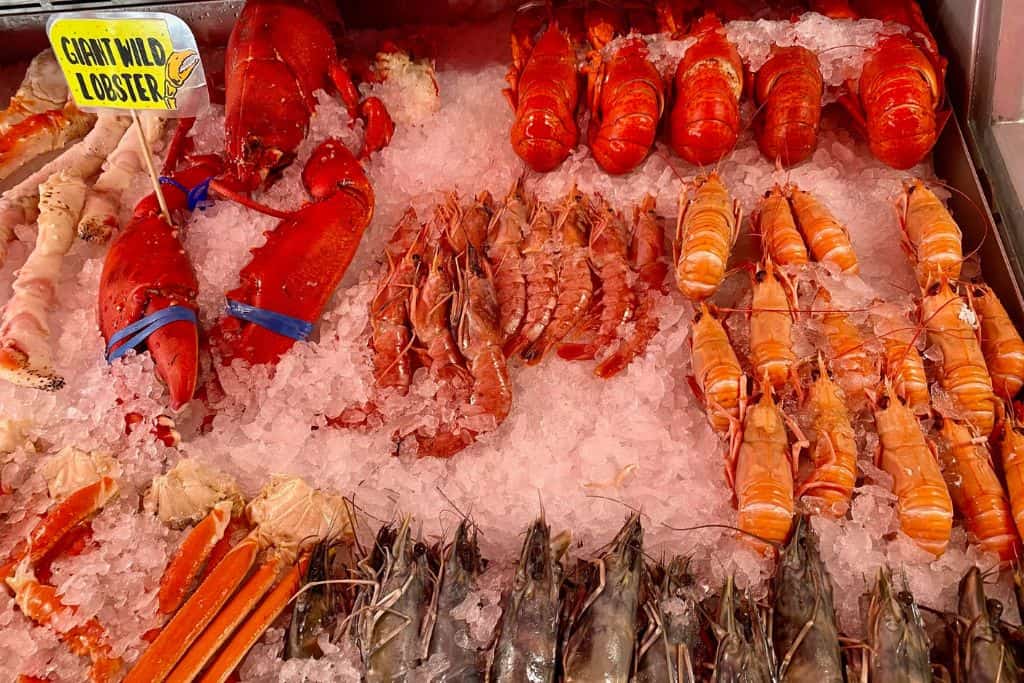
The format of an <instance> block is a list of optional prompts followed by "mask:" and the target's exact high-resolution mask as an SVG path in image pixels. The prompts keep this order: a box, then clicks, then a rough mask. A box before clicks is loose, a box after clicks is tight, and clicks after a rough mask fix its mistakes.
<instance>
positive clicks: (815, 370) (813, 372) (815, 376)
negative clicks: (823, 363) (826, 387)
mask: <svg viewBox="0 0 1024 683" xmlns="http://www.w3.org/2000/svg"><path fill="white" fill-rule="evenodd" d="M820 378H821V370H819V369H818V368H812V369H811V379H812V380H814V381H815V382H817V381H818V379H820Z"/></svg>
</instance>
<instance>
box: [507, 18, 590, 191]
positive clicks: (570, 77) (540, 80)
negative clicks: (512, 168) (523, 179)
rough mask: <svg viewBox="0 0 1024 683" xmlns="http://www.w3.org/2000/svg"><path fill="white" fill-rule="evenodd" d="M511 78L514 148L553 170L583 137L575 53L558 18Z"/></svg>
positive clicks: (512, 71)
mask: <svg viewBox="0 0 1024 683" xmlns="http://www.w3.org/2000/svg"><path fill="white" fill-rule="evenodd" d="M508 81H509V85H510V87H509V88H508V89H506V90H505V93H506V96H507V97H508V98H509V102H510V103H511V104H512V107H513V108H514V109H515V112H516V115H515V122H514V123H513V124H512V131H511V139H512V147H513V149H515V151H516V154H518V155H519V157H520V158H521V159H522V160H523V161H525V162H526V163H527V165H529V166H530V168H532V169H533V170H534V171H538V172H541V173H544V172H547V171H550V170H552V169H554V168H555V167H556V166H558V165H559V164H560V163H562V162H563V161H565V158H566V157H568V156H569V152H570V151H571V150H572V148H573V147H574V146H575V145H576V141H577V138H578V136H579V130H578V129H577V127H576V105H577V102H578V99H579V87H578V83H577V77H576V54H575V51H574V50H573V47H572V43H571V42H570V40H569V38H568V37H567V36H566V35H565V34H564V33H562V32H561V31H560V30H559V29H558V26H557V24H556V23H554V22H553V23H551V24H550V25H549V26H548V28H547V30H546V31H545V32H544V34H543V35H542V36H541V37H540V40H538V41H537V44H536V45H534V46H533V49H532V51H531V52H530V55H529V57H528V58H527V60H526V64H525V65H524V66H523V67H522V70H521V71H520V70H519V69H517V68H516V66H515V65H513V66H512V69H510V71H509V75H508Z"/></svg>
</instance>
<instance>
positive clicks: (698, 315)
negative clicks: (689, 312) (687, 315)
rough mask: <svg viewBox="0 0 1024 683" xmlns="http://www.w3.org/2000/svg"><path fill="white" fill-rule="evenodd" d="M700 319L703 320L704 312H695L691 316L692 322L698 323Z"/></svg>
mask: <svg viewBox="0 0 1024 683" xmlns="http://www.w3.org/2000/svg"><path fill="white" fill-rule="evenodd" d="M702 318H704V311H697V312H696V313H694V315H693V322H695V323H699V322H700V321H701V319H702Z"/></svg>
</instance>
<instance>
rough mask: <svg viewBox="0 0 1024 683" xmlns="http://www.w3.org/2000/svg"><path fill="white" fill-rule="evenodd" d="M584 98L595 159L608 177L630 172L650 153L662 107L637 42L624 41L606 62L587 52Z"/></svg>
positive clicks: (656, 79) (657, 82)
mask: <svg viewBox="0 0 1024 683" xmlns="http://www.w3.org/2000/svg"><path fill="white" fill-rule="evenodd" d="M587 99H588V101H589V102H590V111H591V116H590V128H589V131H588V135H587V138H588V142H589V144H590V151H591V153H592V154H593V155H594V160H595V161H597V163H598V165H599V166H600V167H601V168H603V169H604V170H605V171H607V172H608V173H628V172H629V171H632V170H633V169H634V168H636V167H637V166H638V165H639V164H640V162H641V161H643V160H644V157H646V156H647V154H648V152H650V151H651V146H652V145H653V144H654V136H655V134H656V133H657V131H658V121H659V120H660V119H661V112H662V111H663V110H664V108H665V84H664V82H663V81H662V79H661V75H660V74H659V73H658V70H657V69H656V68H655V67H654V65H653V64H651V62H650V60H649V59H648V58H647V46H646V44H645V43H644V41H643V39H642V38H639V37H630V38H628V39H627V40H626V42H625V43H623V44H622V45H621V46H620V47H619V48H618V49H617V50H616V51H615V54H614V55H612V57H611V58H610V59H608V60H607V61H604V60H603V59H602V57H601V53H600V52H597V51H596V50H595V51H594V52H592V53H591V56H590V64H589V65H588V67H587Z"/></svg>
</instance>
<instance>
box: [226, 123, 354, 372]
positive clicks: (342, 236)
mask: <svg viewBox="0 0 1024 683" xmlns="http://www.w3.org/2000/svg"><path fill="white" fill-rule="evenodd" d="M302 181H303V183H304V184H305V186H306V189H307V190H308V191H309V193H310V194H311V195H312V196H313V199H314V202H313V203H312V204H307V205H306V206H304V207H302V208H301V209H299V210H298V211H296V212H295V213H294V214H293V215H292V216H290V217H289V218H286V219H284V220H283V221H281V223H279V224H278V225H277V227H276V228H274V229H273V230H271V231H270V232H269V233H267V241H266V243H265V244H264V245H263V246H260V247H257V248H256V249H253V250H252V260H251V261H250V262H249V264H248V265H247V266H245V268H243V269H242V272H241V274H240V280H241V283H240V284H239V286H238V287H237V288H235V289H233V290H232V291H230V292H228V294H227V298H228V299H232V300H234V301H238V302H241V303H243V304H249V305H251V306H255V307H257V308H261V309H264V310H269V311H274V312H275V313H280V314H283V315H287V316H290V317H292V318H298V319H301V320H305V321H307V322H310V323H313V322H316V320H317V319H318V318H319V317H320V314H321V313H322V312H323V309H324V306H326V305H327V301H328V300H329V299H330V298H331V295H333V294H334V290H335V288H337V286H338V283H339V282H340V281H341V278H342V276H344V275H345V271H346V270H347V269H348V266H349V264H350V263H351V262H352V257H353V256H355V252H356V249H357V248H358V247H359V242H360V240H361V239H362V236H363V231H364V230H365V229H366V226H367V225H369V223H370V219H371V218H372V216H373V207H374V195H373V188H372V187H371V186H370V182H369V180H367V178H366V175H365V173H364V172H363V169H362V167H361V166H360V165H359V162H358V161H357V160H356V158H355V156H353V155H352V153H351V152H350V151H349V150H348V149H347V148H346V147H345V146H344V145H343V144H342V143H341V142H339V141H336V140H327V141H326V142H324V143H322V144H321V145H320V146H319V147H318V148H317V149H316V150H315V151H314V152H313V156H312V157H311V158H310V160H309V162H308V163H307V164H306V167H305V169H303V171H302ZM210 336H211V338H212V340H213V342H214V346H215V347H216V348H217V349H218V351H219V352H220V354H221V359H222V360H223V361H224V362H225V363H230V362H231V361H232V360H234V359H235V358H241V359H243V360H245V361H247V362H249V363H251V364H253V365H257V364H263V363H269V364H273V363H276V362H277V360H278V359H279V358H280V356H281V355H282V354H283V353H285V352H287V351H288V350H289V349H290V348H291V347H292V345H294V344H295V340H294V339H292V338H290V337H286V336H282V335H280V334H277V333H276V332H272V331H270V330H268V329H266V328H264V327H260V326H259V325H256V324H253V323H250V322H246V321H243V320H239V319H237V318H233V317H226V318H222V319H221V320H220V321H219V322H218V323H217V326H216V327H215V328H214V329H213V330H212V331H211V334H210Z"/></svg>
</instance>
